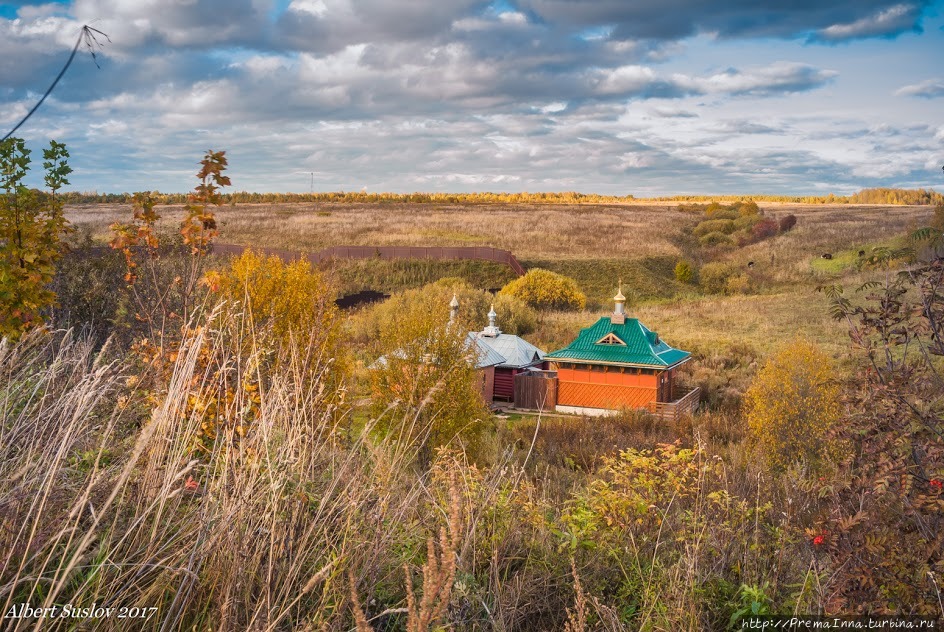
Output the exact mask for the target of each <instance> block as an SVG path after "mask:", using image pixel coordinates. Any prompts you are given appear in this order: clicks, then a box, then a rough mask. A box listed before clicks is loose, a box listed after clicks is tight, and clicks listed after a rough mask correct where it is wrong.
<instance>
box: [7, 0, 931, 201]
mask: <svg viewBox="0 0 944 632" xmlns="http://www.w3.org/2000/svg"><path fill="white" fill-rule="evenodd" d="M83 24H91V25H92V26H94V27H95V28H97V29H99V30H101V31H103V32H105V33H107V34H108V36H109V38H110V42H109V41H105V40H102V42H103V44H104V46H103V48H102V49H101V50H99V51H98V53H99V54H98V66H99V67H97V66H96V64H95V63H94V62H93V61H92V59H91V57H90V56H89V55H88V54H87V53H85V52H80V55H79V56H77V57H76V59H75V62H74V63H73V65H72V67H71V68H70V69H69V71H68V73H67V74H66V76H65V78H64V79H63V80H62V81H61V82H60V84H59V86H58V87H57V88H56V91H55V92H54V93H53V95H52V97H50V98H49V99H48V100H47V101H46V103H45V104H43V106H42V107H41V108H40V110H39V111H38V112H37V114H36V115H34V116H33V118H32V119H30V120H29V122H27V124H26V125H25V126H24V127H23V128H21V130H20V132H18V135H21V136H22V137H24V138H26V139H27V140H28V141H29V143H30V146H31V147H34V148H36V149H38V148H39V147H40V145H41V144H43V143H45V142H47V141H48V139H50V138H55V139H57V140H60V141H64V142H66V143H67V144H68V146H69V148H70V150H71V152H72V156H73V158H72V164H73V167H74V168H75V174H74V175H73V178H72V185H73V188H75V189H77V190H97V191H99V192H106V191H107V192H112V191H117V192H121V191H136V190H145V189H150V190H154V189H158V190H161V191H185V190H187V189H189V188H191V186H192V184H193V175H192V174H193V173H194V172H195V170H196V169H195V165H196V163H197V161H198V160H199V159H200V157H201V156H202V154H203V152H204V151H205V150H207V149H210V148H212V149H215V150H219V149H225V150H226V151H227V154H228V156H229V159H230V167H231V170H230V175H231V176H232V178H233V183H234V188H236V189H238V190H249V191H299V192H302V191H308V190H309V187H310V186H311V183H312V179H313V182H314V189H315V190H318V191H337V190H345V191H351V190H362V189H364V188H366V189H367V190H368V191H374V192H376V191H401V192H402V191H486V190H487V191H564V190H577V191H583V192H600V193H612V194H620V195H624V194H634V195H637V196H644V195H656V194H675V193H792V194H807V193H817V194H819V193H826V192H835V193H847V192H850V191H854V190H857V189H859V188H862V187H870V186H902V187H934V188H937V189H938V190H944V172H942V170H941V166H942V164H944V55H942V53H944V0H937V1H936V2H924V1H921V0H904V1H901V0H831V1H829V2H824V1H822V0H772V1H769V2H766V3H762V2H757V1H756V0H727V1H725V2H704V1H703V0H487V1H479V0H71V1H65V2H52V3H48V2H46V3H39V2H30V1H22V0H14V1H13V2H3V1H2V0H0V133H2V134H5V133H6V132H7V131H8V130H9V128H11V127H12V126H13V125H15V124H16V122H17V121H19V119H20V118H22V116H23V115H24V114H25V113H26V111H27V110H28V109H29V108H30V107H32V105H33V104H34V103H35V101H36V100H37V99H38V97H39V96H40V95H41V94H42V92H43V91H44V90H45V89H46V87H47V86H48V85H49V83H50V82H51V81H52V79H53V78H54V77H55V75H56V73H57V72H58V71H59V70H60V68H61V67H62V65H63V63H64V62H65V60H66V59H67V57H68V55H69V52H70V50H71V48H72V46H73V44H74V43H75V40H76V37H77V35H78V33H79V28H80V27H81V25H83ZM312 173H313V176H312V175H311V174H312ZM37 182H38V179H37Z"/></svg>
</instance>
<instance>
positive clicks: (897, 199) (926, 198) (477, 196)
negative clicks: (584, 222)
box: [60, 188, 944, 205]
mask: <svg viewBox="0 0 944 632" xmlns="http://www.w3.org/2000/svg"><path fill="white" fill-rule="evenodd" d="M60 195H61V198H62V200H63V202H64V203H66V204H113V203H114V204H130V203H132V202H133V201H134V194H132V193H98V192H95V191H68V192H65V193H62V194H60ZM187 196H188V194H187V193H161V192H159V191H153V192H151V197H152V199H153V200H155V202H156V203H158V204H185V203H186V202H187ZM222 199H223V202H224V203H226V204H273V203H288V202H348V203H365V204H378V203H400V204H619V203H625V202H646V201H652V202H713V201H718V202H738V201H743V200H754V201H757V202H792V203H798V204H888V205H935V204H942V203H944V194H941V193H939V192H937V191H935V190H933V189H893V188H873V189H862V190H861V191H859V192H857V193H853V194H852V195H834V194H832V193H830V194H828V195H820V196H794V195H673V196H657V197H636V196H634V195H622V196H620V195H602V194H596V193H579V192H576V191H563V192H543V193H540V192H539V193H529V192H519V193H493V192H477V193H422V192H416V193H368V192H366V191H330V192H317V193H253V192H248V191H237V192H234V193H225V194H223V195H222Z"/></svg>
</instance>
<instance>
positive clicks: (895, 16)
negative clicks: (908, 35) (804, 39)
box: [816, 4, 921, 42]
mask: <svg viewBox="0 0 944 632" xmlns="http://www.w3.org/2000/svg"><path fill="white" fill-rule="evenodd" d="M920 13H921V12H920V7H919V6H918V5H916V4H896V5H894V6H891V7H888V8H887V9H882V10H880V11H878V12H876V13H874V14H872V15H869V16H866V17H863V18H860V19H858V20H855V21H853V22H849V23H846V24H833V25H831V26H828V27H826V28H824V29H821V30H819V31H817V33H816V37H817V39H820V40H823V41H829V42H837V41H844V40H850V39H858V38H862V37H876V36H886V35H897V34H898V33H901V32H902V31H906V30H910V29H913V28H914V25H915V24H916V20H917V17H918V16H919V15H920Z"/></svg>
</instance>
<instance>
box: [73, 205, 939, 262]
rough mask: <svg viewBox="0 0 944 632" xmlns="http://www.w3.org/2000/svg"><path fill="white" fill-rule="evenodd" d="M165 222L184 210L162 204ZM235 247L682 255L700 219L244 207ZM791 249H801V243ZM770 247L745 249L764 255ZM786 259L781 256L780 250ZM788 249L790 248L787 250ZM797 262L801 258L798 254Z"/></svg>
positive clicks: (821, 218) (101, 215)
mask: <svg viewBox="0 0 944 632" xmlns="http://www.w3.org/2000/svg"><path fill="white" fill-rule="evenodd" d="M762 208H763V209H764V210H765V211H766V212H767V213H768V214H769V215H772V216H774V217H778V216H783V215H786V214H788V213H793V214H795V215H796V216H797V217H798V218H799V222H798V224H797V228H796V230H795V233H794V234H793V235H790V236H788V237H789V239H788V240H785V241H787V242H788V244H789V246H790V247H793V246H796V247H797V248H798V249H799V251H800V252H802V253H811V252H816V251H819V250H824V251H828V250H830V249H839V248H842V247H848V246H847V245H848V244H858V243H866V242H871V241H875V240H881V239H886V238H887V237H889V236H892V235H895V234H900V233H901V232H902V231H904V230H905V229H907V228H908V227H909V226H912V225H914V224H915V223H916V222H918V221H920V220H923V219H926V218H927V217H929V216H930V215H931V207H927V206H859V205H856V206H853V205H798V204H773V203H768V204H763V205H762ZM66 212H67V216H68V218H69V220H70V221H71V222H73V224H75V225H76V226H77V227H79V228H85V229H87V230H89V231H91V232H92V233H93V234H94V235H95V236H97V237H101V238H104V237H105V236H106V235H107V228H108V225H109V224H111V223H112V222H115V221H127V219H128V218H129V217H130V214H131V211H130V206H128V205H87V206H73V207H69V208H67V209H66ZM158 212H159V213H161V214H162V215H163V216H164V223H165V224H167V225H168V226H170V225H172V224H173V222H175V221H176V220H177V219H179V217H180V216H181V214H182V207H181V206H179V205H174V206H163V207H158ZM218 218H219V222H220V240H221V241H222V242H226V243H235V244H245V245H256V246H263V247H279V248H290V249H297V250H305V251H313V250H320V249H322V248H327V247H329V246H337V245H345V246H347V245H350V246H362V245H364V246H385V245H400V246H477V245H482V246H493V247H495V248H504V249H508V250H511V251H512V252H514V253H515V255H516V256H517V257H518V258H519V259H546V258H565V259H575V258H576V259H579V258H618V259H639V258H644V257H658V256H678V255H679V254H680V250H679V246H678V244H677V238H678V234H679V229H680V227H681V226H683V225H684V224H686V223H689V222H692V221H693V216H692V215H691V214H689V213H684V212H680V211H678V210H676V205H675V203H647V204H632V205H629V204H627V205H618V206H617V205H574V206H567V205H503V204H495V205H487V204H476V205H465V206H463V205H436V204H381V205H367V204H343V203H335V204H310V203H299V204H240V205H238V206H227V207H224V208H223V209H222V210H221V211H220V212H219V213H218ZM792 242H796V243H795V244H794V243H792ZM770 249H771V245H770V242H766V243H763V244H759V245H757V246H755V247H752V248H749V249H746V250H745V251H744V252H745V253H747V254H749V255H750V256H752V257H758V258H759V257H762V256H763V255H765V254H767V252H768V250H770ZM774 252H775V254H781V252H780V249H779V248H778V249H774ZM785 252H786V251H783V253H785ZM789 258H791V259H792V258H793V257H789Z"/></svg>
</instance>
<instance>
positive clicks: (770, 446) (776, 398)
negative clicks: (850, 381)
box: [744, 340, 841, 470]
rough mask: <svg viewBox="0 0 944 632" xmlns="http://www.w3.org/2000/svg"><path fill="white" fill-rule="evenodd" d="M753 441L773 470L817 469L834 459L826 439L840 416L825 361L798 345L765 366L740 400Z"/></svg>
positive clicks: (835, 386) (816, 352) (836, 391)
mask: <svg viewBox="0 0 944 632" xmlns="http://www.w3.org/2000/svg"><path fill="white" fill-rule="evenodd" d="M744 402H745V405H746V409H747V422H748V426H749V428H750V431H751V435H752V438H753V440H754V441H755V442H756V445H757V446H758V448H759V449H760V451H761V453H762V454H763V455H764V456H765V457H766V459H767V461H768V463H769V464H770V465H771V467H772V468H773V469H774V470H783V469H785V468H787V467H789V466H790V465H792V464H794V463H797V462H803V463H805V464H806V465H808V466H810V467H812V468H814V469H817V468H823V467H826V466H828V465H829V461H830V460H831V459H833V458H834V457H835V456H836V450H835V444H833V443H831V442H830V441H828V440H827V437H828V436H830V434H831V433H832V432H833V430H834V427H835V425H836V422H837V421H838V420H839V415H840V412H841V409H840V406H839V385H838V384H837V382H836V380H835V377H834V369H833V366H832V362H831V361H830V359H829V357H828V356H827V355H826V354H824V353H822V352H821V351H819V349H817V348H816V346H815V345H813V343H811V342H809V341H806V340H796V341H794V342H793V343H791V344H790V345H788V346H787V347H786V348H784V349H783V350H782V351H780V353H778V354H777V355H775V356H774V357H773V358H771V359H770V360H768V361H767V363H766V364H765V365H764V368H762V369H761V370H760V372H759V373H758V374H757V377H756V378H754V382H753V383H752V384H751V386H750V388H749V389H748V390H747V393H745V396H744Z"/></svg>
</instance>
